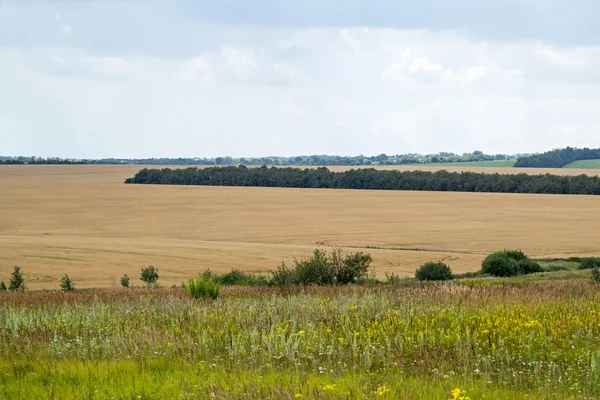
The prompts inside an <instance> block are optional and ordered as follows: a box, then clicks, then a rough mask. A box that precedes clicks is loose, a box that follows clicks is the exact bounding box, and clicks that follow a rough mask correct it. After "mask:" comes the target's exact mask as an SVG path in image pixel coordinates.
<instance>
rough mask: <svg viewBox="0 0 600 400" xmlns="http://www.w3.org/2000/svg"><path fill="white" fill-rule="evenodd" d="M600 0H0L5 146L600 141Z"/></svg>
mask: <svg viewBox="0 0 600 400" xmlns="http://www.w3.org/2000/svg"><path fill="white" fill-rule="evenodd" d="M598 20H600V2H597V1H592V0H573V1H570V2H564V1H555V0H547V1H533V0H521V1H514V0H488V1H485V2H483V1H475V0H457V1H453V2H448V1H446V0H424V1H419V2H417V1H400V0H395V1H392V0H372V1H369V2H367V1H359V0H346V1H343V2H342V1H334V0H321V1H317V0H304V1H298V2H291V1H284V0H246V1H240V0H220V1H202V0H196V1H192V0H147V1H141V0H130V1H129V0H118V1H117V0H115V1H102V0H77V1H74V0H62V1H60V0H46V1H30V0H18V1H17V0H0V93H1V95H0V154H3V155H21V154H26V155H40V156H62V157H161V156H171V157H179V156H200V157H202V156H219V155H233V156H258V155H297V154H309V153H310V154H313V153H331V154H348V155H353V154H359V153H363V154H379V153H382V152H384V153H388V154H392V153H408V152H424V153H426V152H438V151H454V152H459V153H462V152H465V151H472V150H475V149H479V150H483V151H486V152H507V153H518V152H530V151H541V150H547V149H551V148H555V147H563V146H567V145H572V146H589V147H600V113H598V111H597V110H598V109H600V90H599V89H600V24H597V23H595V22H596V21H598Z"/></svg>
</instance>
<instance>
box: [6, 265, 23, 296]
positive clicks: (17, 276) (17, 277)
mask: <svg viewBox="0 0 600 400" xmlns="http://www.w3.org/2000/svg"><path fill="white" fill-rule="evenodd" d="M25 289H26V288H25V278H24V277H23V273H22V272H21V267H17V266H15V268H14V270H13V272H12V274H11V275H10V282H9V283H8V290H10V291H11V292H22V291H23V290H25Z"/></svg>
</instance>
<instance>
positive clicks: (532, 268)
mask: <svg viewBox="0 0 600 400" xmlns="http://www.w3.org/2000/svg"><path fill="white" fill-rule="evenodd" d="M517 272H518V273H519V274H521V275H527V274H535V273H536V272H544V269H543V268H542V266H541V265H540V264H538V263H536V262H534V261H531V260H527V259H525V260H520V261H518V262H517Z"/></svg>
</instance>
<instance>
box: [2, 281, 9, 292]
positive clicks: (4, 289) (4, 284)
mask: <svg viewBox="0 0 600 400" xmlns="http://www.w3.org/2000/svg"><path fill="white" fill-rule="evenodd" d="M7 290H8V289H7V288H6V283H4V281H2V282H0V292H6V291H7Z"/></svg>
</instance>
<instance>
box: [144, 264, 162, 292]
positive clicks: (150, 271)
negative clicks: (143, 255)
mask: <svg viewBox="0 0 600 400" xmlns="http://www.w3.org/2000/svg"><path fill="white" fill-rule="evenodd" d="M158 278H159V276H158V269H156V267H154V266H153V265H150V266H148V267H147V268H142V273H141V276H140V279H141V280H142V282H145V283H146V284H147V285H148V287H156V286H157V284H156V282H157V281H158Z"/></svg>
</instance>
